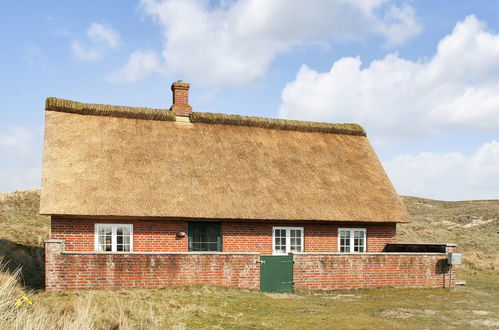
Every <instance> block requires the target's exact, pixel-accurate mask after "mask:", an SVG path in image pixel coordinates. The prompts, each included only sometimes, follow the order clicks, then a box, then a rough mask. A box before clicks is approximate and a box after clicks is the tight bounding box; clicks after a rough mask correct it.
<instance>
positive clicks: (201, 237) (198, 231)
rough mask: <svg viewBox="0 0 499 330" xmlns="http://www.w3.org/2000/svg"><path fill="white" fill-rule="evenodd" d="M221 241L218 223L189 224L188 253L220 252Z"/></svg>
mask: <svg viewBox="0 0 499 330" xmlns="http://www.w3.org/2000/svg"><path fill="white" fill-rule="evenodd" d="M221 241H222V240H221V234H220V224H219V223H212V222H206V223H197V222H190V223H189V250H190V251H221V250H222V249H221V246H220V243H221Z"/></svg>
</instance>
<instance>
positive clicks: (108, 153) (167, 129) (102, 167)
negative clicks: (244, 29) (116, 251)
mask: <svg viewBox="0 0 499 330" xmlns="http://www.w3.org/2000/svg"><path fill="white" fill-rule="evenodd" d="M79 104H81V106H80V105H79ZM100 109H105V111H100ZM149 110H151V109H147V110H144V109H143V108H130V107H116V106H101V105H99V106H93V105H91V104H82V103H74V102H72V101H65V100H57V99H48V100H47V111H46V113H45V114H46V124H45V147H44V148H45V149H44V159H43V179H42V194H41V206H40V212H41V213H42V214H52V215H80V216H116V217H120V216H121V217H173V218H207V219H255V220H297V221H301V220H310V221H354V222H358V221H369V222H405V221H407V214H406V211H405V208H404V206H403V205H402V203H401V201H400V200H399V198H398V195H397V194H396V192H395V190H394V188H393V186H392V185H391V183H390V181H389V179H388V177H387V176H386V174H385V172H384V170H383V168H382V166H381V164H380V162H379V160H378V159H377V157H376V155H375V153H374V151H373V149H372V148H371V146H370V144H369V141H368V140H367V137H366V136H365V132H364V130H363V129H362V128H361V127H360V126H358V125H353V124H340V125H334V124H325V123H311V122H299V121H285V120H268V119H262V118H256V117H243V116H231V115H219V114H203V113H194V114H192V115H191V121H192V122H193V123H191V122H189V120H187V122H181V121H171V120H175V118H174V117H173V118H172V119H165V118H170V117H171V112H170V111H168V110H151V111H153V112H154V113H157V112H160V113H161V114H157V115H155V116H149V115H142V114H140V113H143V112H147V113H149V112H148V111H149ZM134 112H135V113H134ZM163 112H164V113H166V114H163ZM142 116H143V117H142Z"/></svg>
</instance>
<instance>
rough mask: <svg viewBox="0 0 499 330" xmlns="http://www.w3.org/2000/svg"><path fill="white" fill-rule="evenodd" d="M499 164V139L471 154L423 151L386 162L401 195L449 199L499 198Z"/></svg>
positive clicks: (389, 173)
mask: <svg viewBox="0 0 499 330" xmlns="http://www.w3.org/2000/svg"><path fill="white" fill-rule="evenodd" d="M498 164H499V142H497V141H492V142H489V143H485V144H484V145H483V146H482V147H481V148H479V149H478V150H477V151H476V152H475V153H474V154H473V155H471V156H466V155H464V154H462V153H458V152H454V153H446V154H436V153H428V152H423V153H420V154H418V155H403V156H398V157H395V158H394V159H392V160H389V161H385V162H383V165H384V167H385V169H386V171H387V173H388V175H389V177H390V178H391V180H392V182H393V184H394V186H395V188H396V189H397V191H398V192H399V193H400V194H403V195H412V196H419V197H427V198H435V199H447V200H468V199H498V198H499V166H498Z"/></svg>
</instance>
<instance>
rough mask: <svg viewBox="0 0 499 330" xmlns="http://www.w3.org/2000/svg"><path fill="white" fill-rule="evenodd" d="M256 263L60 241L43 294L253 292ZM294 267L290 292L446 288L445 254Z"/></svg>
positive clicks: (249, 256) (309, 256)
mask: <svg viewBox="0 0 499 330" xmlns="http://www.w3.org/2000/svg"><path fill="white" fill-rule="evenodd" d="M259 260H260V254H259V253H243V252H236V253H227V252H218V253H207V252H205V253H191V252H159V253H153V252H134V253H95V252H67V251H64V241H62V240H48V241H46V243H45V288H46V290H73V289H121V288H133V287H143V288H158V287H165V286H168V285H189V284H191V285H192V284H194V285H195V284H208V285H219V286H230V287H240V288H250V289H259V287H260V263H259ZM294 261H295V263H294V266H293V271H294V282H295V286H294V287H295V289H310V290H337V289H352V288H377V287H395V288H442V287H446V286H448V284H449V283H448V282H449V266H448V265H447V255H446V254H445V253H365V254H340V253H298V254H294ZM453 279H455V276H454V275H453ZM454 283H455V282H454V281H453V285H454Z"/></svg>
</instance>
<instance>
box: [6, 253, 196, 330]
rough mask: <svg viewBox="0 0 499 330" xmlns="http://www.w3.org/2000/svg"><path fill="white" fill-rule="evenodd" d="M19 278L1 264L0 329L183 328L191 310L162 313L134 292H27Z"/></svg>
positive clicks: (174, 309) (164, 311) (173, 310)
mask: <svg viewBox="0 0 499 330" xmlns="http://www.w3.org/2000/svg"><path fill="white" fill-rule="evenodd" d="M0 261H1V260H0ZM19 275H20V273H19V271H16V272H14V273H11V274H9V273H8V272H7V271H6V268H5V267H4V266H1V265H0V329H26V330H29V329H74V330H80V329H82V330H83V329H158V328H161V329H166V328H183V327H184V325H185V323H184V319H185V316H186V315H187V313H188V312H189V311H190V309H189V307H186V308H170V309H166V310H158V309H157V308H155V307H154V305H153V303H152V302H148V301H145V300H144V299H142V298H143V297H137V296H136V295H135V294H134V293H133V292H132V293H131V294H128V293H127V294H123V292H95V293H94V292H91V291H87V292H72V293H55V294H54V293H46V292H32V291H29V292H24V291H23V289H22V287H21V286H20V285H19V283H18V281H19ZM23 297H26V298H27V299H26V300H24V299H23ZM28 301H29V302H32V303H33V304H32V305H30V304H29V303H28Z"/></svg>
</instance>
